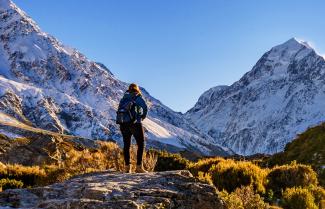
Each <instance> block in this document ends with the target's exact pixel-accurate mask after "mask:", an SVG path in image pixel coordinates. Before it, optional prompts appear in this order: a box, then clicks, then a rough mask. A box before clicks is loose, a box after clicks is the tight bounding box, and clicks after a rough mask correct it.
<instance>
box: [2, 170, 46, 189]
mask: <svg viewBox="0 0 325 209" xmlns="http://www.w3.org/2000/svg"><path fill="white" fill-rule="evenodd" d="M45 177H46V174H45V171H44V170H43V169H41V168H40V167H39V166H22V165H6V167H5V168H1V169H0V178H8V179H14V180H18V181H21V182H23V183H24V185H25V186H33V185H36V184H41V183H42V182H43V181H44V180H45Z"/></svg>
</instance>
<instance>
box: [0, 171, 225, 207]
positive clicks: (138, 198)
mask: <svg viewBox="0 0 325 209" xmlns="http://www.w3.org/2000/svg"><path fill="white" fill-rule="evenodd" d="M0 206H1V207H6V208H15V207H19V208H56V209H60V208H62V209H63V208H114V209H119V208H136V209H139V208H183V209H196V208H197V209H210V208H211V209H218V208H224V205H223V203H222V201H221V200H220V198H219V197H218V194H217V190H216V188H215V187H213V186H211V185H208V184H204V183H201V182H199V181H197V180H196V179H195V178H194V177H193V176H192V175H191V173H190V172H189V171H186V170H180V171H165V172H153V173H142V174H123V173H119V172H114V171H105V172H100V173H91V174H85V175H81V176H77V177H74V178H72V179H70V180H67V181H65V182H63V183H56V184H53V185H49V186H45V187H37V188H30V189H9V190H6V191H4V192H2V193H0Z"/></svg>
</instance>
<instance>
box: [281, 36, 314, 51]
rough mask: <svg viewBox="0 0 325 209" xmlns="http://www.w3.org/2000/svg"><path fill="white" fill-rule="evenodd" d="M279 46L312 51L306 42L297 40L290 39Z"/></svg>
mask: <svg viewBox="0 0 325 209" xmlns="http://www.w3.org/2000/svg"><path fill="white" fill-rule="evenodd" d="M281 45H285V46H288V47H290V46H305V47H307V48H309V49H313V47H311V46H310V44H309V43H308V42H307V41H304V40H300V39H298V38H295V37H294V38H291V39H289V40H288V41H286V42H285V43H283V44H281Z"/></svg>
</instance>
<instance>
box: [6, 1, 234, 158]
mask: <svg viewBox="0 0 325 209" xmlns="http://www.w3.org/2000/svg"><path fill="white" fill-rule="evenodd" d="M0 5H1V10H0V11H1V12H0V17H1V22H0V32H1V35H0V61H3V62H2V63H5V64H2V65H0V74H1V75H2V77H1V79H0V86H1V89H2V91H1V92H0V93H1V95H0V110H1V112H3V113H6V114H9V115H11V116H13V117H16V118H17V119H18V120H21V121H22V122H25V123H30V124H32V125H33V126H35V127H38V128H42V129H45V130H50V131H55V132H59V133H66V134H73V135H77V136H81V137H84V138H90V139H103V140H115V141H117V142H118V143H119V144H122V139H121V134H120V133H119V130H118V126H117V125H116V124H115V122H114V118H115V114H116V113H115V111H116V109H117V106H118V102H119V99H120V98H121V97H122V95H123V93H124V91H125V90H126V89H127V86H128V84H127V83H125V82H123V81H120V80H118V79H117V78H116V77H115V76H114V75H113V73H112V72H110V70H109V69H108V68H107V67H105V66H104V65H102V64H100V63H96V62H93V61H91V60H89V59H88V58H87V57H86V56H85V55H83V54H81V53H80V52H78V51H77V50H75V49H73V48H71V47H66V46H65V45H63V44H62V43H60V42H59V41H58V40H57V39H55V38H54V37H52V36H51V35H49V34H47V33H44V32H42V31H41V29H40V28H39V27H38V26H37V24H36V23H35V22H34V21H33V20H32V19H31V18H30V17H28V16H27V15H26V14H25V13H24V12H23V11H22V10H20V9H19V8H18V7H17V6H16V5H15V4H14V3H13V2H12V1H7V0H6V1H4V0H2V1H1V2H0ZM141 89H142V91H143V95H144V97H145V98H146V99H147V102H148V105H149V107H150V112H149V117H148V119H146V120H145V121H144V126H145V129H146V135H147V138H148V139H149V140H148V141H147V143H148V145H149V146H155V147H157V146H156V145H157V143H156V142H159V143H162V144H168V145H170V146H173V147H176V148H177V149H180V150H183V149H191V150H193V151H195V152H199V153H201V154H205V155H209V154H217V153H221V154H223V155H227V152H228V151H225V150H224V149H223V148H222V147H218V148H217V149H215V148H213V150H212V149H211V148H210V146H209V145H210V144H214V145H215V143H214V141H213V140H212V138H211V137H209V136H208V135H206V134H204V133H201V132H200V130H198V129H197V128H196V127H195V125H193V124H192V123H191V122H189V121H188V120H187V119H185V118H184V117H183V115H181V114H179V113H176V112H174V111H173V110H171V109H170V108H168V107H167V106H165V105H163V104H162V103H161V102H160V101H159V100H157V99H155V98H154V97H152V96H151V95H150V94H149V93H148V92H147V91H146V90H145V89H144V88H141ZM151 142H153V143H151ZM159 143H158V144H159Z"/></svg>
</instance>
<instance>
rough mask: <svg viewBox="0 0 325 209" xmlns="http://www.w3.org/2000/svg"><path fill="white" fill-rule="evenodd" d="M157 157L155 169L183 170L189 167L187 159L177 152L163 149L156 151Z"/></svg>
mask: <svg viewBox="0 0 325 209" xmlns="http://www.w3.org/2000/svg"><path fill="white" fill-rule="evenodd" d="M157 155H158V159H157V164H156V166H155V169H154V170H155V171H170V170H184V169H188V168H189V161H188V160H186V159H185V158H183V157H181V155H179V154H170V153H168V152H165V151H160V152H157Z"/></svg>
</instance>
